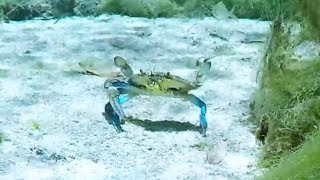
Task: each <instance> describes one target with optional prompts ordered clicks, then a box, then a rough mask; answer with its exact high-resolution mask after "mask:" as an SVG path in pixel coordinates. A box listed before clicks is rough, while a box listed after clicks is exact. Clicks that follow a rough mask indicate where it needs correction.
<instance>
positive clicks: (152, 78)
mask: <svg viewBox="0 0 320 180" xmlns="http://www.w3.org/2000/svg"><path fill="white" fill-rule="evenodd" d="M140 72H141V73H140V74H135V75H132V76H131V77H130V78H129V79H128V83H129V84H130V85H132V86H134V87H137V88H140V89H141V88H142V89H145V90H148V91H150V92H154V93H157V92H179V93H187V92H188V91H190V90H193V89H196V88H197V87H199V86H197V85H194V84H192V83H190V82H188V81H187V80H185V79H183V78H181V77H179V76H175V75H171V74H170V73H161V72H159V73H151V74H146V73H143V72H142V71H141V70H140Z"/></svg>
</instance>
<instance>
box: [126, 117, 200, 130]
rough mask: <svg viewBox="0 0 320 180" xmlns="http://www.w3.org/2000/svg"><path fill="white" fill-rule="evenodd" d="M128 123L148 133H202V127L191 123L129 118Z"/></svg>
mask: <svg viewBox="0 0 320 180" xmlns="http://www.w3.org/2000/svg"><path fill="white" fill-rule="evenodd" d="M127 122H128V123H132V124H134V125H137V126H140V127H143V128H144V129H145V130H147V131H152V132H155V131H163V132H173V131H197V132H201V127H200V126H196V125H194V124H191V123H190V122H177V121H169V120H163V121H151V120H148V119H144V120H142V119H136V118H128V119H127Z"/></svg>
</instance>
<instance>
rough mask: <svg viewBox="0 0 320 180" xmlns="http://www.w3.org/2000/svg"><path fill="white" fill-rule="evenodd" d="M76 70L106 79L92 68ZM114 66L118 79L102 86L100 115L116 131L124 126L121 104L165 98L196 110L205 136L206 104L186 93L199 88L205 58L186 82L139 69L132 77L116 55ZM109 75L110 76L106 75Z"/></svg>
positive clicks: (208, 65) (206, 67) (208, 64)
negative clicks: (104, 95)
mask: <svg viewBox="0 0 320 180" xmlns="http://www.w3.org/2000/svg"><path fill="white" fill-rule="evenodd" d="M79 65H80V67H81V68H83V69H84V70H85V74H90V75H96V76H106V74H105V73H103V72H99V70H98V68H100V69H101V67H102V66H100V65H98V66H100V67H94V65H92V64H90V65H88V64H85V63H79ZM114 65H115V66H116V67H118V68H120V70H121V72H122V74H123V75H122V76H119V75H116V76H114V77H113V78H111V79H107V80H106V81H105V83H104V88H105V90H106V92H107V96H108V99H109V102H108V103H107V104H106V105H105V112H104V113H103V115H104V116H105V118H106V119H107V120H108V122H109V123H110V124H112V125H113V126H114V127H115V129H116V131H117V132H123V131H124V130H123V129H122V127H121V124H125V121H126V118H127V117H126V115H125V113H124V111H123V109H122V106H121V105H122V104H123V103H125V102H126V101H128V100H129V99H131V98H133V97H135V96H138V95H147V96H165V97H173V98H182V99H184V100H187V101H189V102H191V103H193V104H194V105H196V106H198V107H199V108H200V117H199V118H200V126H201V128H202V135H203V136H204V137H205V136H206V130H207V126H208V125H207V120H206V112H207V106H206V104H205V103H204V102H203V101H202V100H200V99H199V98H198V97H196V96H195V95H193V94H190V93H189V91H190V90H194V89H196V88H198V87H200V86H201V82H202V80H203V79H204V75H205V74H206V73H207V72H208V71H209V70H210V68H211V62H210V61H209V58H207V59H204V60H203V61H200V60H198V61H197V64H196V66H197V68H198V71H197V76H196V80H195V81H194V82H189V81H187V80H185V79H183V78H181V77H179V76H175V75H172V74H170V73H169V72H167V73H162V72H156V73H155V72H151V73H145V72H143V71H142V70H140V73H137V74H134V73H133V71H132V69H131V67H130V66H129V65H128V63H127V61H126V60H125V59H124V58H122V57H120V56H116V57H115V58H114ZM109 76H110V74H109Z"/></svg>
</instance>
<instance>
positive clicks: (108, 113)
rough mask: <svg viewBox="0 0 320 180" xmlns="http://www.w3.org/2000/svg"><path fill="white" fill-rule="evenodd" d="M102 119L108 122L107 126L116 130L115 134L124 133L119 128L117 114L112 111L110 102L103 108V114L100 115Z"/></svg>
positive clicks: (119, 122)
mask: <svg viewBox="0 0 320 180" xmlns="http://www.w3.org/2000/svg"><path fill="white" fill-rule="evenodd" d="M102 115H103V116H104V118H105V119H106V120H107V121H108V123H109V124H112V126H113V127H114V128H115V129H116V131H117V132H124V130H123V129H122V127H121V125H120V124H121V121H120V118H119V116H118V114H117V113H116V112H115V111H114V110H113V108H112V106H111V104H110V102H109V103H107V104H106V105H105V106H104V112H103V113H102Z"/></svg>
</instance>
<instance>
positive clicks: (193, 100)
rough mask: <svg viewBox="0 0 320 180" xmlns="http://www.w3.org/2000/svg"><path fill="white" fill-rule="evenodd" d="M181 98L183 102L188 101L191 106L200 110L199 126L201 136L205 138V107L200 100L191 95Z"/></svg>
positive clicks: (206, 126)
mask: <svg viewBox="0 0 320 180" xmlns="http://www.w3.org/2000/svg"><path fill="white" fill-rule="evenodd" d="M183 98H184V99H185V100H188V101H190V102H191V103H192V104H194V105H196V106H198V107H199V108H200V125H201V128H202V135H203V136H204V137H205V136H206V130H207V128H208V124H207V119H206V113H207V105H206V103H204V102H203V101H202V100H201V99H199V98H198V97H197V96H195V95H193V94H187V95H184V96H183Z"/></svg>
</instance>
